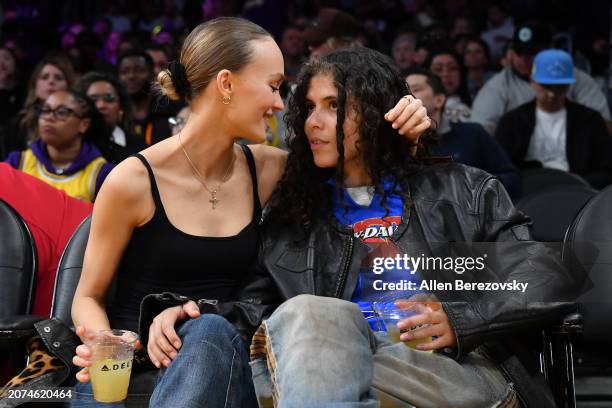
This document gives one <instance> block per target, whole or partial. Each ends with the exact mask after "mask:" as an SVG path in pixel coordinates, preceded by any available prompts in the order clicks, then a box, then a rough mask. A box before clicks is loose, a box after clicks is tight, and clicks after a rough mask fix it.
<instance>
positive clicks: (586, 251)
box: [562, 187, 612, 408]
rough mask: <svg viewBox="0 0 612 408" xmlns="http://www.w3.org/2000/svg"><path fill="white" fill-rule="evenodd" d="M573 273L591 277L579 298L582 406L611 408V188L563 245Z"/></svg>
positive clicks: (574, 225)
mask: <svg viewBox="0 0 612 408" xmlns="http://www.w3.org/2000/svg"><path fill="white" fill-rule="evenodd" d="M562 256H563V261H564V263H565V264H566V265H567V267H568V268H570V270H572V271H577V273H580V274H584V275H585V276H588V279H587V281H586V284H585V285H584V286H583V290H582V294H581V295H580V297H579V298H578V310H579V312H580V314H581V315H582V316H583V329H582V332H581V334H580V335H579V336H578V337H577V338H576V341H575V348H576V353H575V355H576V358H575V362H576V396H577V400H578V406H579V407H585V408H586V407H603V406H606V407H609V406H612V370H611V369H610V367H612V350H611V349H610V344H612V319H611V316H612V300H611V295H612V187H607V188H605V189H604V190H602V191H601V192H600V193H598V194H597V195H596V196H595V197H593V198H592V199H591V200H590V201H589V202H588V203H587V204H586V205H585V206H584V208H582V210H580V212H579V213H578V215H577V216H576V218H575V219H574V221H573V222H572V223H571V225H570V227H569V229H568V231H567V235H566V237H565V240H564V244H563V253H562Z"/></svg>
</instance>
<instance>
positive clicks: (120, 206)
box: [94, 157, 153, 225]
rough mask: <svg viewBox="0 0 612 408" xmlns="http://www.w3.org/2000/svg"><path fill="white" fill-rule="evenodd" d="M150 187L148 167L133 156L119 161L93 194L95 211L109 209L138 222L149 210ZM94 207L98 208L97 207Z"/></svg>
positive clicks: (142, 220)
mask: <svg viewBox="0 0 612 408" xmlns="http://www.w3.org/2000/svg"><path fill="white" fill-rule="evenodd" d="M150 197H151V187H150V182H149V175H148V172H147V169H146V168H145V167H144V165H143V164H142V162H140V160H138V159H137V158H135V157H130V158H127V159H125V160H124V161H122V162H121V163H119V164H118V165H117V166H116V167H115V168H114V169H113V170H112V171H111V172H110V173H109V175H108V176H107V177H106V179H105V180H104V183H103V184H102V188H101V189H100V192H99V193H98V196H97V197H96V202H95V204H94V211H95V210H98V212H99V210H100V209H101V208H100V207H103V208H105V209H110V210H112V211H113V212H115V214H117V215H119V213H122V215H126V216H128V217H129V218H132V220H133V221H134V224H137V225H139V224H141V223H143V222H144V220H145V219H146V218H147V216H148V214H149V213H150V212H151V208H150V207H151V205H152V204H153V203H152V200H151V199H150ZM96 207H97V208H96Z"/></svg>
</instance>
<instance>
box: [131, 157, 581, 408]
mask: <svg viewBox="0 0 612 408" xmlns="http://www.w3.org/2000/svg"><path fill="white" fill-rule="evenodd" d="M409 184H410V191H407V192H405V199H404V202H405V208H404V213H403V216H402V223H401V225H400V226H399V227H398V229H397V230H396V232H395V233H394V234H393V236H392V238H391V239H392V240H393V241H394V242H395V244H396V245H397V246H398V247H399V248H400V249H401V251H402V252H404V253H412V254H414V253H417V254H419V255H420V254H427V255H435V254H440V253H443V252H444V251H447V250H448V245H447V244H449V243H451V242H459V243H466V242H489V243H492V242H496V243H497V244H496V245H492V244H488V246H487V247H486V251H487V253H488V256H489V260H490V262H487V264H488V265H487V266H488V271H487V272H486V273H487V274H488V275H487V277H486V278H485V279H480V280H481V281H498V282H504V281H508V282H510V281H512V280H513V279H516V280H517V281H520V282H528V283H529V286H528V290H526V291H525V292H524V293H521V292H520V291H519V292H502V291H495V292H488V293H484V294H481V295H479V296H476V295H475V294H474V293H471V292H469V291H463V292H458V291H453V292H448V291H441V292H435V295H436V296H437V297H438V299H440V301H441V302H442V305H443V307H444V310H445V311H446V313H447V315H448V316H449V319H450V321H451V323H452V326H453V328H454V330H455V333H456V337H457V347H455V348H453V349H446V350H444V353H445V354H447V355H448V356H449V357H451V358H455V359H461V358H462V357H463V356H465V355H466V354H467V353H469V352H470V351H472V350H474V349H475V348H476V347H480V346H483V347H482V348H483V349H484V350H485V352H486V353H487V354H489V356H490V357H491V358H492V359H494V360H496V361H497V362H498V363H499V364H500V365H501V367H502V369H503V370H504V372H505V374H506V376H507V378H508V380H509V381H512V382H513V383H515V387H516V389H517V390H518V392H519V395H520V397H521V400H522V401H523V403H524V405H526V406H537V407H545V406H554V403H553V402H552V397H551V396H550V393H549V392H547V391H545V390H544V389H543V388H542V386H540V383H541V382H542V379H541V378H539V373H538V367H537V364H536V363H537V356H536V355H535V354H534V351H533V350H534V349H533V347H531V344H530V342H531V340H532V339H533V338H536V337H537V333H538V332H539V331H540V330H541V329H543V328H545V327H547V326H548V325H550V324H551V323H552V322H554V321H556V320H557V319H559V318H560V317H561V316H562V315H564V314H565V313H567V312H568V311H571V310H572V309H573V303H572V302H571V300H572V299H574V297H573V289H572V288H574V287H576V286H575V285H576V282H575V281H574V279H573V277H572V276H570V275H569V273H568V272H567V271H566V270H565V268H564V267H563V266H562V265H561V263H560V260H559V258H558V257H557V256H555V255H554V254H553V252H552V251H551V250H550V249H549V248H548V247H546V246H545V245H543V244H540V243H536V242H533V241H532V240H531V234H530V227H529V225H530V222H529V219H528V218H527V217H526V216H525V215H523V214H522V213H520V212H519V211H517V210H516V209H515V208H514V207H513V205H512V203H511V201H510V199H509V197H508V195H507V193H506V191H505V190H504V188H503V187H502V185H501V183H500V182H499V181H498V180H497V179H495V178H494V177H493V176H491V175H489V174H487V173H485V172H483V171H481V170H478V169H475V168H471V167H466V166H463V165H460V164H456V163H448V164H438V165H433V166H429V167H426V168H424V169H423V170H422V171H420V172H419V173H417V174H416V175H414V176H412V177H411V179H410V183H409ZM298 236H299V231H298V229H297V226H296V229H292V228H287V227H285V228H282V229H280V230H279V229H276V228H270V227H265V223H264V229H263V236H262V239H261V251H260V256H259V261H258V265H257V268H256V270H255V272H254V274H253V275H252V276H251V277H250V278H249V280H248V282H247V283H246V284H245V285H244V287H243V288H242V291H241V293H240V297H239V299H240V301H238V302H230V303H216V302H214V301H212V302H207V301H205V300H201V301H200V308H201V310H202V312H213V313H218V314H222V315H224V316H225V317H226V318H227V319H228V320H230V321H231V322H233V323H234V324H236V325H237V326H238V327H239V328H240V329H241V331H242V333H243V334H244V337H245V339H248V342H249V343H250V337H251V336H252V334H253V331H254V330H255V329H256V327H257V326H258V325H259V323H260V322H261V320H262V319H264V318H266V317H267V316H269V315H270V314H271V313H272V311H273V310H274V309H275V308H276V307H277V306H278V305H279V304H280V303H282V302H283V301H284V300H286V299H289V298H291V297H293V296H297V295H299V294H313V295H319V296H333V297H338V298H341V299H345V300H350V299H351V296H352V294H353V292H354V290H355V287H356V284H357V279H358V274H359V269H360V265H361V261H362V259H363V257H364V255H365V253H366V252H367V247H366V245H365V244H363V243H362V242H361V241H360V240H359V239H356V238H354V237H353V234H352V233H351V230H350V229H349V228H346V227H344V226H342V225H340V224H339V223H337V222H336V221H335V219H332V218H330V219H326V220H317V221H315V222H314V223H313V227H312V229H311V230H310V233H309V234H308V235H307V236H306V238H305V239H300V240H296V237H298ZM470 250H472V249H470ZM422 274H423V276H422V279H438V280H441V277H440V276H439V275H436V272H435V271H422ZM454 276H455V277H456V275H454ZM141 333H142V331H141ZM526 334H528V335H526Z"/></svg>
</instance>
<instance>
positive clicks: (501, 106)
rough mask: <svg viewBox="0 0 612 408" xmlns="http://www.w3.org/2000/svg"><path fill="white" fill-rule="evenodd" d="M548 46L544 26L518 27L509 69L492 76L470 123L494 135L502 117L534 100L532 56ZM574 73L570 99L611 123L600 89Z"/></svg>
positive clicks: (474, 106) (588, 78) (581, 73)
mask: <svg viewBox="0 0 612 408" xmlns="http://www.w3.org/2000/svg"><path fill="white" fill-rule="evenodd" d="M551 43H552V35H551V33H550V30H549V29H548V27H547V26H545V25H543V24H541V23H539V22H530V23H526V24H522V25H518V26H517V27H516V29H515V31H514V37H513V39H512V41H511V42H510V50H509V52H508V54H509V66H507V67H505V68H504V69H502V70H501V71H500V72H498V73H497V74H495V75H494V76H493V77H492V78H491V79H489V80H488V81H487V82H486V83H485V84H484V86H483V87H482V88H481V89H480V91H478V94H477V95H476V98H475V99H474V102H473V103H472V117H471V120H472V121H473V122H477V123H480V124H481V125H482V126H483V127H484V128H485V129H486V130H487V131H488V132H489V133H490V134H491V135H493V134H494V133H495V128H496V127H497V126H498V125H499V123H498V122H499V120H500V119H501V117H502V116H503V115H504V114H505V113H507V112H509V111H511V110H512V109H515V108H517V107H518V106H520V105H522V104H524V103H526V102H529V101H530V100H531V99H533V97H534V92H533V89H532V88H531V87H530V86H529V75H530V72H531V67H532V65H533V60H534V56H535V55H536V54H537V53H538V52H540V51H542V50H544V49H546V48H549V47H550V46H551ZM573 71H574V78H575V80H576V82H575V83H573V84H572V85H571V86H570V87H569V91H568V94H567V96H568V97H569V99H571V100H572V101H574V102H577V103H580V104H582V105H585V106H588V107H589V108H591V109H595V110H596V111H597V112H599V113H600V114H601V115H602V116H603V117H604V119H605V120H606V121H607V122H611V121H612V120H611V118H610V110H609V108H608V102H607V100H606V97H605V95H604V93H603V92H602V90H601V88H600V87H599V85H598V84H597V83H596V82H595V80H594V79H593V78H591V76H589V74H587V73H586V72H584V71H581V70H579V69H577V68H574V69H573ZM610 128H611V129H612V124H611V126H610Z"/></svg>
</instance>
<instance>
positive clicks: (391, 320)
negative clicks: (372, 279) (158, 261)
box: [372, 301, 431, 349]
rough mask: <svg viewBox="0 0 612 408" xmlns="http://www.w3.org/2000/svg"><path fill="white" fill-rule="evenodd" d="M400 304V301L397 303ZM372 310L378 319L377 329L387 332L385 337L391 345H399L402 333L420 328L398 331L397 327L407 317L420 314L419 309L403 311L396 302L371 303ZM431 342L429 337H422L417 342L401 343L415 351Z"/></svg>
mask: <svg viewBox="0 0 612 408" xmlns="http://www.w3.org/2000/svg"><path fill="white" fill-rule="evenodd" d="M399 302H401V301H399ZM372 309H373V310H374V313H375V314H376V317H377V319H378V325H379V328H380V329H381V330H383V331H386V332H387V336H388V337H389V340H390V341H391V342H392V343H399V342H401V340H400V335H401V334H402V333H406V332H409V331H411V330H416V329H417V328H420V327H413V328H411V329H404V330H400V329H399V328H398V327H397V324H398V323H399V322H400V321H402V320H404V319H408V318H409V317H412V316H416V315H418V314H419V313H420V310H422V309H420V308H416V309H415V308H413V309H403V308H399V307H397V306H396V302H391V303H389V302H373V303H372ZM430 341H431V337H424V338H421V339H417V340H409V341H404V342H403V343H404V344H405V345H406V346H408V347H410V348H413V349H416V346H417V345H419V344H423V343H429V342H430Z"/></svg>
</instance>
